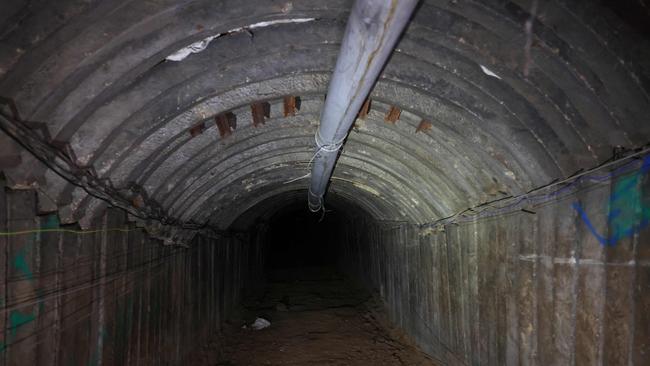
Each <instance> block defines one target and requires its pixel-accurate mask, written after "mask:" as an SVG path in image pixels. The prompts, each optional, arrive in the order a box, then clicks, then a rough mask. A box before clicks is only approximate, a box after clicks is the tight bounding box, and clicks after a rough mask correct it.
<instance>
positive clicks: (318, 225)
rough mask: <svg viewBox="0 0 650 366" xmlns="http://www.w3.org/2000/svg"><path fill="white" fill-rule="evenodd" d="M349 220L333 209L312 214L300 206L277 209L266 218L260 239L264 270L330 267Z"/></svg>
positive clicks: (333, 263)
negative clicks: (264, 257) (262, 243)
mask: <svg viewBox="0 0 650 366" xmlns="http://www.w3.org/2000/svg"><path fill="white" fill-rule="evenodd" d="M350 219H351V218H350V217H349V216H348V215H347V214H346V213H345V212H343V211H341V210H336V209H331V210H330V211H328V212H326V213H325V214H324V215H322V214H320V213H312V212H310V211H309V210H308V209H307V207H306V206H305V205H304V203H302V204H298V203H295V204H292V205H290V206H287V207H285V208H283V209H281V211H279V212H277V213H276V214H274V215H273V216H272V217H271V218H270V220H269V222H268V225H269V226H268V229H267V231H266V233H265V235H264V239H263V240H264V245H265V246H266V248H267V249H266V250H267V261H266V263H267V269H268V270H278V269H291V268H300V267H334V266H335V265H336V255H337V251H338V249H339V248H338V247H339V245H341V241H342V240H343V239H344V237H345V230H344V229H345V228H344V226H345V225H346V224H347V223H348V222H349V221H350Z"/></svg>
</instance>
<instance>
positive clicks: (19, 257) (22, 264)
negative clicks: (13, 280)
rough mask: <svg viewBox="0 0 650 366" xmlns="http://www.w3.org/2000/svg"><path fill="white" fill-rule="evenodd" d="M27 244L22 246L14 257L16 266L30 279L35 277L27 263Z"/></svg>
mask: <svg viewBox="0 0 650 366" xmlns="http://www.w3.org/2000/svg"><path fill="white" fill-rule="evenodd" d="M26 252H27V246H24V247H22V248H21V249H20V250H19V251H18V253H16V256H15V257H14V268H16V269H17V270H18V271H20V272H22V273H23V274H24V275H25V277H26V278H27V279H28V280H32V279H33V275H32V270H31V269H30V268H29V264H27V256H26Z"/></svg>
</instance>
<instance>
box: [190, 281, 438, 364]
mask: <svg viewBox="0 0 650 366" xmlns="http://www.w3.org/2000/svg"><path fill="white" fill-rule="evenodd" d="M258 316H259V317H263V318H265V319H268V320H269V321H270V322H271V326H270V327H268V328H266V329H263V330H253V329H251V327H250V323H252V322H253V320H254V319H255V318H256V317H258ZM384 319H385V317H384V314H383V313H382V311H381V310H380V306H378V305H377V301H376V300H374V299H372V298H371V297H370V296H369V295H368V294H367V293H365V292H364V291H362V290H360V289H359V288H357V287H355V286H354V285H352V284H351V283H350V282H349V281H347V280H346V279H345V278H344V277H342V276H341V275H338V274H336V273H335V272H333V271H330V270H324V269H310V270H302V271H283V272H275V273H274V274H273V275H272V276H271V279H270V281H269V283H268V286H267V290H266V292H265V294H264V295H263V297H262V298H258V299H256V300H253V301H249V302H248V303H247V304H246V311H245V312H244V313H243V314H242V320H241V321H239V322H237V321H232V322H231V324H232V325H231V326H230V329H226V330H225V336H224V337H223V338H222V340H221V341H220V342H219V343H221V347H219V348H221V350H222V352H220V354H219V355H218V356H215V355H212V356H211V357H209V358H212V359H213V360H211V361H209V360H205V359H204V363H203V364H205V365H211V366H214V365H222V366H226V365H232V366H246V365H409V366H410V365H434V363H433V362H432V361H431V360H430V359H428V358H427V356H426V355H424V354H423V353H421V352H420V351H418V350H417V349H415V348H414V347H413V346H412V345H409V344H408V341H406V340H405V339H404V337H400V336H399V334H400V333H399V332H398V331H397V330H395V329H390V328H388V327H387V323H386V321H385V320H384ZM244 323H245V324H248V325H246V327H244V328H243V327H242V324H244ZM215 357H218V359H216V362H215V361H214V358H215Z"/></svg>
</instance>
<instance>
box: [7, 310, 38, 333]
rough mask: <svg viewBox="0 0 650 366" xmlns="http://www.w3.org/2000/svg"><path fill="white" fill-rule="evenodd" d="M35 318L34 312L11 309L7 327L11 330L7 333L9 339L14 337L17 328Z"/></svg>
mask: <svg viewBox="0 0 650 366" xmlns="http://www.w3.org/2000/svg"><path fill="white" fill-rule="evenodd" d="M35 319H36V316H35V315H34V314H31V313H30V314H23V313H21V312H20V311H18V310H13V311H12V312H11V314H9V329H10V330H11V332H10V333H9V339H11V340H13V339H15V338H16V334H17V333H18V328H20V327H22V326H23V325H25V324H28V323H31V322H33V321H34V320H35Z"/></svg>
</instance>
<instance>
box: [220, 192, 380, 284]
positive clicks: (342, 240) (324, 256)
mask: <svg viewBox="0 0 650 366" xmlns="http://www.w3.org/2000/svg"><path fill="white" fill-rule="evenodd" d="M306 195H307V192H306V190H296V191H289V192H285V193H282V194H279V195H275V196H272V197H270V198H267V199H265V200H262V201H261V202H258V203H257V204H255V205H254V206H252V207H251V208H250V209H248V210H247V211H246V212H244V213H243V214H242V215H240V216H239V217H238V218H237V219H236V220H234V221H233V225H232V226H231V228H233V229H236V230H240V231H247V232H249V233H250V234H251V235H252V236H254V237H255V238H256V240H257V241H258V242H259V244H260V247H261V248H262V251H263V255H264V260H263V262H262V263H264V272H265V273H266V275H267V278H268V277H269V276H272V275H273V273H277V272H293V273H296V274H297V275H298V276H300V272H302V271H306V272H309V271H311V270H312V269H314V268H328V270H332V271H335V272H342V271H343V269H342V268H341V267H342V259H343V254H344V252H345V250H346V246H348V241H349V240H351V238H352V236H353V235H354V233H358V232H367V231H369V229H368V228H367V227H368V226H369V225H371V224H372V223H375V222H377V219H376V218H375V215H374V214H373V213H372V212H370V210H368V209H366V208H364V207H363V204H364V203H363V202H355V201H354V198H348V197H345V196H343V195H341V194H336V193H333V194H330V195H329V196H328V204H327V206H326V208H325V210H324V211H319V212H317V213H313V212H311V211H310V210H309V209H308V207H307V204H306V202H305V197H306ZM305 274H306V273H305ZM306 275H307V274H306Z"/></svg>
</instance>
